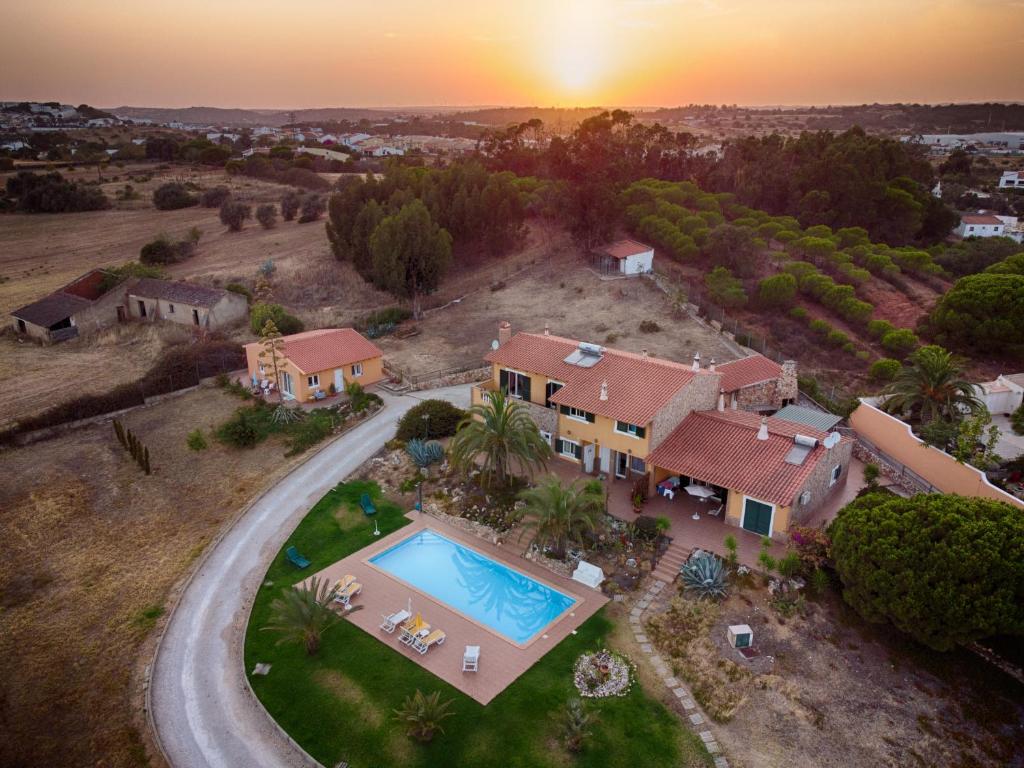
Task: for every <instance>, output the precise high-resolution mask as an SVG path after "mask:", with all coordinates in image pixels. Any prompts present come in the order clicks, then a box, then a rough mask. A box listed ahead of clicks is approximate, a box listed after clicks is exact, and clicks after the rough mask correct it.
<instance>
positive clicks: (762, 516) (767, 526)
mask: <svg viewBox="0 0 1024 768" xmlns="http://www.w3.org/2000/svg"><path fill="white" fill-rule="evenodd" d="M743 528H744V529H745V530H748V531H750V532H752V533H756V534H759V535H761V536H771V534H772V505H771V504H765V503H764V502H763V501H755V500H754V499H746V500H744V502H743Z"/></svg>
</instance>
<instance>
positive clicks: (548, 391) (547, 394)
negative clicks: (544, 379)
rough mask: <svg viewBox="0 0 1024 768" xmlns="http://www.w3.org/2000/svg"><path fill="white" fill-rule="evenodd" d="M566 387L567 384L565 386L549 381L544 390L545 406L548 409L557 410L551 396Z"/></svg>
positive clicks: (552, 380) (558, 382)
mask: <svg viewBox="0 0 1024 768" xmlns="http://www.w3.org/2000/svg"><path fill="white" fill-rule="evenodd" d="M564 386H565V384H563V383H562V382H560V381H555V380H554V379H548V383H547V386H546V387H545V388H544V405H545V406H547V407H548V408H555V407H556V405H555V404H554V403H552V402H551V396H552V395H553V394H555V392H557V391H558V390H560V389H561V388H562V387H564Z"/></svg>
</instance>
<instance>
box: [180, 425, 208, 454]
mask: <svg viewBox="0 0 1024 768" xmlns="http://www.w3.org/2000/svg"><path fill="white" fill-rule="evenodd" d="M185 442H186V443H187V444H188V447H189V448H190V449H191V450H193V451H205V450H206V448H207V445H206V438H205V437H204V436H203V430H201V429H193V430H192V431H191V432H189V433H188V437H187V438H186V439H185Z"/></svg>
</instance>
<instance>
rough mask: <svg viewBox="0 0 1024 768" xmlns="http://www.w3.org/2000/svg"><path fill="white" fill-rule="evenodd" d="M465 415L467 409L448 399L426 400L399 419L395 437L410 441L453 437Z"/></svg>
mask: <svg viewBox="0 0 1024 768" xmlns="http://www.w3.org/2000/svg"><path fill="white" fill-rule="evenodd" d="M465 415H466V412H465V411H463V410H462V409H461V408H457V407H456V406H454V405H452V404H451V403H449V402H448V401H447V400H424V401H423V402H422V403H419V404H417V405H414V406H413V407H412V408H410V409H409V410H408V411H406V413H405V415H404V416H402V418H401V419H400V420H399V422H398V429H397V430H396V431H395V439H397V440H403V441H405V442H408V441H409V440H412V439H413V438H420V439H427V440H436V439H437V438H441V437H451V436H452V435H454V434H455V430H456V429H457V428H458V426H459V422H461V421H462V419H463V418H464V417H465ZM424 416H429V418H426V419H425V418H424Z"/></svg>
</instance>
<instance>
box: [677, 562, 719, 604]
mask: <svg viewBox="0 0 1024 768" xmlns="http://www.w3.org/2000/svg"><path fill="white" fill-rule="evenodd" d="M679 572H680V573H681V574H682V577H683V586H684V587H685V588H686V589H687V590H689V591H690V592H692V593H694V594H696V595H697V597H698V598H699V599H701V600H720V599H721V598H723V597H725V595H726V593H727V592H728V588H729V583H728V581H727V580H726V578H725V563H723V562H722V559H721V558H719V557H716V556H715V555H713V554H711V553H710V552H704V553H703V554H700V555H698V556H696V557H691V558H690V559H689V560H688V561H687V562H686V564H685V565H684V566H683V567H682V568H680V570H679Z"/></svg>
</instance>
